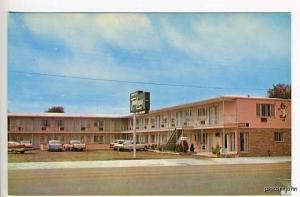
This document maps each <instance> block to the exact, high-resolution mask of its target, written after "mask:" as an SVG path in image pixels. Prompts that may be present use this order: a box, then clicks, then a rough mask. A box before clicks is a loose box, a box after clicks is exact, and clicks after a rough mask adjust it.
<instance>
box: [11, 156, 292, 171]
mask: <svg viewBox="0 0 300 197" xmlns="http://www.w3.org/2000/svg"><path fill="white" fill-rule="evenodd" d="M290 161H291V157H290V156H282V157H239V158H209V159H149V160H113V161H111V160H110V161H65V162H24V163H8V170H34V169H64V168H108V167H110V168H111V167H117V168H118V167H144V166H186V165H228V164H263V163H285V162H290Z"/></svg>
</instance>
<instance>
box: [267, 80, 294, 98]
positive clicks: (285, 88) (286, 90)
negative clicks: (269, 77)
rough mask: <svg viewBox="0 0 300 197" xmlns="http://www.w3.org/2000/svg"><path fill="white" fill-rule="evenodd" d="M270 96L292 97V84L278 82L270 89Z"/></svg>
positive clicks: (268, 94)
mask: <svg viewBox="0 0 300 197" xmlns="http://www.w3.org/2000/svg"><path fill="white" fill-rule="evenodd" d="M267 96H268V97H269V98H282V99H291V85H289V84H283V83H278V84H276V85H273V88H270V89H269V90H268V93H267Z"/></svg>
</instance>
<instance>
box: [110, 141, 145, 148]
mask: <svg viewBox="0 0 300 197" xmlns="http://www.w3.org/2000/svg"><path fill="white" fill-rule="evenodd" d="M147 146H148V145H147V144H141V143H138V142H137V143H136V146H135V147H136V150H147ZM114 150H118V151H123V150H129V151H132V150H133V141H132V140H126V141H124V142H123V143H119V144H116V145H115V146H114Z"/></svg>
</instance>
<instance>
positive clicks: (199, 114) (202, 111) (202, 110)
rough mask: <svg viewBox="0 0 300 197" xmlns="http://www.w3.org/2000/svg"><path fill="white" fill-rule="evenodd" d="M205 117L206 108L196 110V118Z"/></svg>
mask: <svg viewBox="0 0 300 197" xmlns="http://www.w3.org/2000/svg"><path fill="white" fill-rule="evenodd" d="M206 115H207V111H206V108H204V107H203V108H199V109H198V116H206Z"/></svg>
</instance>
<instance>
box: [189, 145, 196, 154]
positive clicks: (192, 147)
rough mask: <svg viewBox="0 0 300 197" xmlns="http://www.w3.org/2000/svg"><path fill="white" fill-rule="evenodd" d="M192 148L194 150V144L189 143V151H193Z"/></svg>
mask: <svg viewBox="0 0 300 197" xmlns="http://www.w3.org/2000/svg"><path fill="white" fill-rule="evenodd" d="M194 150H195V148H194V144H191V147H190V151H191V152H194Z"/></svg>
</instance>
